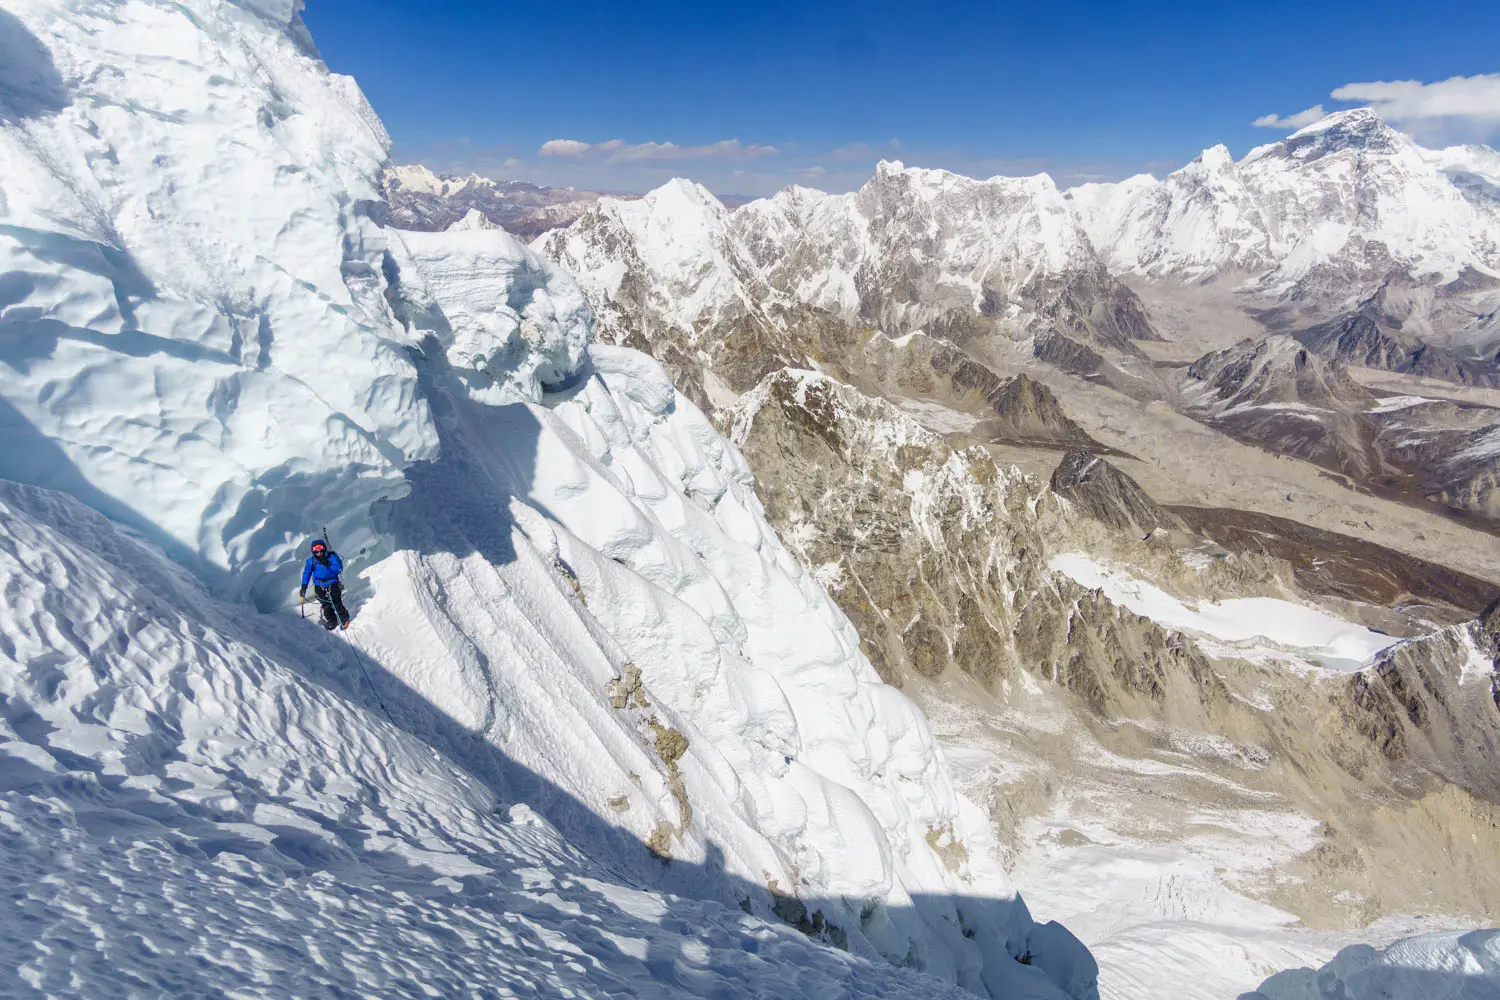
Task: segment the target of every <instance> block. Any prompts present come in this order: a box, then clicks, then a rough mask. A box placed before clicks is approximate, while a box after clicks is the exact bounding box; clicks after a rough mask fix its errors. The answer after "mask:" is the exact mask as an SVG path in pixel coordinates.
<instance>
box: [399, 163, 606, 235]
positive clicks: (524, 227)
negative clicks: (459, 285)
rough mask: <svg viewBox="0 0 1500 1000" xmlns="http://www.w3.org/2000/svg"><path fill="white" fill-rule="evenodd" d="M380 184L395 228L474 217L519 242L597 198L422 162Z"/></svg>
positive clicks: (434, 226) (435, 226) (432, 226)
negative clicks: (440, 168)
mask: <svg viewBox="0 0 1500 1000" xmlns="http://www.w3.org/2000/svg"><path fill="white" fill-rule="evenodd" d="M381 185H382V188H383V189H384V192H385V201H386V205H387V206H388V209H389V223H390V225H392V226H395V227H396V228H398V229H414V230H419V231H424V232H431V231H435V230H440V229H448V228H449V227H451V226H453V225H454V224H456V223H457V222H459V221H460V220H462V219H463V218H465V217H466V216H468V215H470V214H472V213H478V215H479V216H480V217H481V218H483V219H485V220H487V221H488V222H489V223H490V224H491V225H494V226H498V227H500V228H502V229H505V230H506V231H508V232H511V233H514V234H515V235H516V236H518V237H520V238H521V239H532V238H533V237H535V236H537V235H539V234H540V233H544V232H546V231H547V230H549V229H555V228H557V227H558V226H566V225H567V224H568V223H570V222H572V221H573V220H574V219H576V218H578V216H579V215H581V214H583V211H584V210H585V209H586V208H587V207H588V206H589V205H590V204H592V203H593V202H594V201H596V200H597V199H598V198H599V195H598V194H597V193H596V192H593V191H582V190H578V189H576V188H553V187H542V186H540V185H537V184H530V183H527V182H526V181H512V180H495V179H494V178H492V177H484V176H481V175H480V174H468V175H466V176H463V177H458V176H454V175H452V174H438V173H435V172H433V171H432V170H430V169H428V168H427V167H424V166H422V165H421V164H404V165H400V166H390V167H386V169H385V171H384V172H383V173H382V174H381ZM617 197H619V196H617Z"/></svg>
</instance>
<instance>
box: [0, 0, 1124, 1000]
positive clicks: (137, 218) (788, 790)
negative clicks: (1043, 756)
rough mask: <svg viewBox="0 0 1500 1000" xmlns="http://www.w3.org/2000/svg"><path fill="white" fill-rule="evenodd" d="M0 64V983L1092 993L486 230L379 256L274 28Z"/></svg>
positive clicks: (381, 160)
mask: <svg viewBox="0 0 1500 1000" xmlns="http://www.w3.org/2000/svg"><path fill="white" fill-rule="evenodd" d="M0 53H4V55H5V59H4V60H0V65H3V67H4V68H3V69H0V85H3V91H0V93H3V98H4V101H3V104H0V112H3V117H0V162H3V163H4V164H5V165H6V171H5V172H4V173H3V174H0V254H3V255H4V260H3V263H0V310H3V312H0V479H4V480H9V481H10V482H7V483H4V484H3V485H0V508H3V510H0V587H3V592H4V593H5V594H6V599H5V602H4V604H3V606H0V615H3V620H0V637H3V641H0V705H3V712H0V754H4V756H5V764H4V766H3V768H0V774H3V776H4V779H3V785H0V793H3V794H0V828H3V829H4V830H5V831H6V832H5V836H4V837H3V838H0V865H3V867H4V869H5V870H6V871H7V872H8V873H9V874H10V875H11V882H10V886H11V892H12V897H11V898H12V899H13V900H14V901H15V902H16V908H15V909H13V910H12V913H13V914H18V915H19V916H18V917H17V919H19V920H20V921H22V923H21V924H20V925H14V926H11V927H7V931H8V932H7V933H6V934H5V935H3V936H0V941H3V944H0V954H3V958H4V960H3V961H0V965H3V966H4V967H5V968H7V969H16V970H18V973H17V974H18V975H19V976H20V977H21V979H22V980H23V981H24V982H25V983H27V984H28V985H29V986H30V987H31V988H33V989H38V990H43V991H51V992H56V991H58V990H62V989H69V990H75V991H76V990H79V989H82V990H84V991H86V992H87V991H92V992H96V993H97V992H102V991H107V990H109V989H112V988H114V987H115V986H116V985H117V984H118V983H120V982H129V983H131V984H132V987H133V988H137V989H143V990H158V991H160V990H165V991H168V992H181V991H184V990H187V991H203V992H207V991H210V990H213V989H217V990H223V991H226V992H231V991H232V992H236V993H238V994H243V995H268V996H283V995H288V994H296V993H307V992H319V991H326V990H329V989H333V988H338V989H340V990H343V991H345V992H357V993H361V994H384V995H398V994H400V995H407V994H415V993H417V992H422V991H430V990H433V989H435V990H437V991H438V992H439V993H444V994H456V993H459V992H462V991H463V990H464V989H465V988H467V987H468V986H470V985H472V984H475V983H480V982H483V983H485V984H487V985H489V986H491V987H492V988H495V989H497V990H501V991H503V990H505V989H512V990H519V989H521V988H522V987H525V988H527V989H537V990H540V991H542V992H550V993H560V992H562V991H564V990H574V991H577V992H578V993H580V994H583V995H599V994H605V993H618V992H620V991H625V992H629V993H634V994H636V995H702V994H703V993H705V992H710V993H716V994H719V995H732V996H763V995H768V994H771V993H775V994H777V995H798V996H809V997H811V996H816V997H819V998H820V1000H821V998H825V997H832V996H839V995H843V996H865V995H872V994H883V995H913V996H918V995H920V996H929V995H930V996H946V995H950V994H951V993H952V992H953V986H952V985H950V984H956V985H957V986H959V987H963V988H967V989H969V990H972V991H975V992H979V993H989V994H991V995H995V996H1005V997H1060V996H1063V995H1065V994H1064V992H1063V989H1062V988H1060V985H1059V984H1061V987H1065V988H1066V990H1067V994H1068V995H1072V996H1073V997H1075V998H1078V1000H1084V998H1087V997H1090V996H1093V995H1094V994H1095V992H1096V991H1095V986H1094V981H1095V968H1094V965H1093V962H1092V959H1091V958H1090V957H1089V956H1088V953H1087V951H1086V950H1085V949H1084V948H1083V947H1082V945H1080V944H1079V943H1078V942H1077V940H1076V939H1074V938H1073V937H1072V936H1071V935H1070V934H1068V933H1067V932H1066V931H1065V930H1064V929H1062V928H1061V927H1058V926H1056V925H1040V926H1039V925H1036V924H1034V923H1033V922H1032V920H1031V918H1030V916H1029V914H1028V913H1027V911H1026V908H1025V906H1024V904H1023V903H1022V902H1021V900H1020V899H1019V898H1018V897H1017V896H1015V895H1014V893H1013V892H1012V891H1011V890H1010V889H1009V888H1008V887H1007V883H1006V880H1005V877H1004V874H1003V872H1002V870H1001V868H1000V865H999V860H998V857H997V853H998V852H997V848H996V846H995V844H994V843H993V841H992V839H991V836H990V833H989V830H988V821H987V819H986V817H985V816H984V815H982V814H981V813H980V812H979V811H978V810H977V809H975V808H974V807H973V806H972V805H970V804H969V803H967V802H966V801H965V800H964V799H963V798H962V797H961V796H959V795H958V794H957V793H956V792H955V791H954V790H953V788H952V786H951V784H950V782H949V780H948V777H947V774H946V770H945V764H944V760H943V756H942V754H941V752H940V750H939V749H938V747H937V745H936V743H935V742H934V740H933V738H932V736H931V734H930V732H929V731H928V728H927V726H926V723H925V721H924V719H923V718H922V716H921V714H920V713H919V712H918V711H917V709H916V708H915V707H914V706H913V705H912V704H911V703H910V702H909V701H908V700H907V699H906V698H905V697H904V696H903V695H902V694H901V693H900V692H898V691H896V690H894V689H892V688H889V687H886V686H884V685H882V684H881V683H879V681H878V679H877V678H876V675H875V673H874V671H873V669H872V668H871V667H870V665H869V663H868V662H867V661H866V660H865V658H864V657H863V656H862V654H861V653H860V652H859V645H858V637H857V636H856V635H855V633H854V630H853V628H852V627H851V626H850V624H849V622H848V620H847V619H846V618H845V617H844V616H843V614H842V613H841V612H840V611H839V610H838V609H837V608H836V606H835V605H834V604H833V603H832V602H831V601H830V600H829V599H828V597H827V596H826V594H825V593H824V592H823V590H822V588H821V587H820V586H819V584H818V583H817V581H816V580H815V579H814V578H813V577H812V576H810V575H809V574H808V573H807V572H805V571H804V570H803V568H802V567H801V566H799V565H798V564H797V562H796V561H795V560H794V559H793V558H792V557H791V556H790V555H789V554H788V552H787V551H786V549H784V548H783V547H782V545H781V544H780V542H779V541H778V540H777V539H776V537H775V535H774V533H773V532H772V531H771V530H770V529H769V528H768V527H767V525H766V522H765V520H764V518H763V516H762V513H761V510H760V506H759V503H758V501H757V500H756V498H755V495H754V492H753V489H752V483H751V479H750V476H749V474H748V472H747V470H746V467H745V465H744V462H743V460H742V459H741V458H740V457H739V455H738V454H737V453H736V452H735V450H734V449H733V448H732V447H731V446H730V445H729V444H728V443H727V442H726V441H725V440H724V439H723V438H722V437H720V435H719V434H718V433H717V432H716V431H715V430H714V428H713V426H712V425H711V424H710V423H709V422H708V420H707V419H706V418H705V417H704V416H703V415H702V414H701V413H700V412H699V411H698V410H697V408H696V407H694V406H693V405H692V404H691V403H690V402H689V401H688V400H686V399H685V398H684V397H683V396H681V395H680V394H679V393H677V392H676V390H675V389H674V388H673V387H672V385H671V383H670V381H668V379H667V377H666V375H665V373H664V372H663V371H662V370H661V368H660V367H659V366H658V365H657V364H656V363H655V362H653V361H651V360H650V359H649V358H647V357H646V356H644V355H641V354H638V353H635V352H633V351H630V350H626V349H623V348H609V347H594V348H593V349H592V350H591V349H590V348H589V347H588V337H589V332H590V327H591V323H592V319H591V315H590V313H589V312H588V309H587V306H586V305H585V304H584V300H583V297H582V295H581V293H580V292H579V290H578V288H577V286H576V285H575V284H574V283H573V282H572V281H571V279H569V278H567V277H566V276H565V275H563V274H561V273H560V272H558V271H557V270H556V269H555V268H553V267H552V266H551V265H549V264H547V263H545V262H544V261H542V260H541V259H540V258H539V257H537V256H536V255H534V254H533V253H532V252H530V251H529V250H527V249H526V248H524V247H522V246H521V245H519V244H517V243H516V242H515V241H513V240H512V239H511V238H510V237H508V236H507V235H505V234H504V233H503V232H498V231H493V230H488V231H487V230H482V229H480V230H465V229H459V230H457V231H452V232H445V233H437V234H408V233H397V232H393V231H387V230H385V229H382V228H381V227H380V226H379V225H378V224H377V218H378V215H379V210H378V206H377V203H376V198H377V193H376V192H377V187H376V182H377V177H378V174H379V171H380V170H381V169H382V167H383V166H384V164H385V149H386V139H385V136H384V132H383V130H382V129H381V127H380V125H379V122H378V120H377V119H376V118H375V116H374V114H373V113H372V112H371V110H370V108H369V106H368V105H367V104H366V102H365V101H364V99H363V97H362V96H361V95H360V92H359V90H358V88H357V87H356V86H355V84H354V83H353V81H351V80H349V79H347V78H343V77H338V76H336V75H331V74H329V73H328V72H327V70H326V68H325V67H324V66H323V65H322V64H321V62H320V61H319V60H318V59H317V57H316V53H315V51H314V50H313V48H312V45H311V41H310V39H309V38H308V37H307V34H306V31H305V28H304V27H303V25H302V23H301V21H300V19H299V17H298V16H297V13H296V5H295V4H293V3H291V2H280V3H277V2H273V0H255V2H251V0H246V2H242V3H226V2H220V0H192V2H189V3H168V2H164V0H136V2H132V3H128V4H123V5H109V6H101V5H93V4H78V3H64V2H59V0H23V2H21V3H19V4H11V5H9V10H8V12H4V13H0ZM325 524H326V525H327V526H328V528H329V532H330V534H331V535H332V536H333V541H334V544H335V547H337V548H339V549H340V550H341V551H342V553H343V554H344V556H345V559H346V561H347V562H348V563H349V565H350V572H349V578H350V583H351V590H352V603H353V604H354V606H355V609H356V613H357V616H358V617H357V624H356V627H355V629H354V631H352V632H351V633H349V635H348V636H341V637H338V638H326V637H324V636H323V635H321V634H320V633H318V632H317V631H316V629H315V627H314V626H313V625H312V624H311V623H303V622H301V621H298V620H297V619H296V617H295V612H294V611H291V610H288V601H289V600H290V599H291V597H292V594H291V591H292V585H293V583H294V579H295V570H296V568H297V564H298V559H299V557H300V551H299V550H300V547H301V546H302V544H303V543H304V542H305V540H306V538H307V537H309V536H310V535H312V534H315V533H317V532H319V531H321V529H322V527H323V525H325ZM252 598H253V600H254V602H255V605H257V606H258V607H259V612H257V611H256V610H255V609H254V608H253V607H252V606H251V604H250V603H249V602H250V600H251V599H252ZM278 608H280V609H281V610H279V611H278V610H276V609H278ZM787 924H791V925H793V926H794V927H795V928H797V929H795V930H794V929H792V928H790V927H788V926H786V925H787ZM205 928H208V930H205ZM812 938H817V939H819V941H820V942H821V943H814V942H813V940H811V939H812ZM832 946H841V947H842V948H843V949H845V951H846V952H847V953H845V952H840V951H838V950H835V948H834V947H832ZM1019 957H1025V958H1026V963H1024V964H1023V963H1022V962H1020V961H1018V960H1017V958H1019ZM897 966H899V967H901V968H897ZM918 973H922V975H919V974H918Z"/></svg>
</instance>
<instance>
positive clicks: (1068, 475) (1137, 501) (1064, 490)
mask: <svg viewBox="0 0 1500 1000" xmlns="http://www.w3.org/2000/svg"><path fill="white" fill-rule="evenodd" d="M1049 485H1050V486H1051V488H1052V492H1053V493H1056V494H1057V495H1058V496H1060V497H1062V498H1063V499H1064V500H1067V501H1068V502H1069V503H1071V504H1072V505H1074V506H1075V507H1077V508H1078V509H1079V510H1080V511H1081V512H1082V513H1083V514H1084V515H1086V516H1088V517H1091V518H1093V519H1094V520H1096V521H1101V522H1103V523H1104V524H1107V525H1109V526H1110V527H1112V528H1120V529H1123V530H1127V531H1133V532H1136V531H1138V532H1143V533H1144V532H1151V531H1154V530H1156V529H1157V528H1181V527H1183V526H1184V525H1183V522H1182V519H1181V518H1179V517H1178V516H1177V515H1176V514H1173V513H1171V512H1170V511H1168V510H1166V509H1165V508H1163V507H1161V506H1159V505H1158V504H1157V503H1156V501H1155V500H1152V499H1151V497H1150V495H1149V494H1147V493H1146V491H1145V490H1143V489H1141V487H1140V484H1139V483H1137V482H1136V481H1135V480H1134V479H1132V478H1130V477H1129V476H1127V475H1126V474H1125V473H1123V472H1121V471H1120V470H1119V469H1117V468H1115V467H1114V466H1113V465H1111V464H1109V463H1108V462H1106V461H1105V460H1104V459H1103V458H1100V457H1099V456H1098V455H1095V454H1093V453H1092V452H1088V451H1085V450H1083V449H1082V448H1074V449H1072V450H1071V451H1069V452H1068V453H1067V454H1066V455H1064V456H1063V460H1062V461H1061V462H1060V463H1058V466H1057V470H1056V471H1055V472H1053V473H1052V481H1051V483H1050V484H1049Z"/></svg>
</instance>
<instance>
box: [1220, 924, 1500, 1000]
mask: <svg viewBox="0 0 1500 1000" xmlns="http://www.w3.org/2000/svg"><path fill="white" fill-rule="evenodd" d="M1325 997H1328V998H1332V997H1339V998H1340V1000H1377V998H1378V1000H1428V998H1438V997H1443V998H1452V1000H1490V998H1493V997H1500V931H1493V930H1483V931H1469V932H1467V933H1462V932H1455V931H1450V932H1447V933H1442V934H1423V935H1422V936H1420V937H1412V938H1405V939H1403V940H1401V941H1397V942H1396V943H1395V944H1392V945H1391V946H1389V947H1387V948H1378V949H1377V948H1372V947H1370V946H1369V945H1367V944H1360V945H1351V946H1350V947H1348V948H1345V949H1343V950H1342V951H1340V952H1339V953H1338V955H1337V956H1335V958H1334V959H1333V961H1331V962H1329V963H1328V964H1327V965H1325V966H1323V967H1322V968H1321V969H1290V970H1288V971H1286V972H1278V973H1277V974H1276V975H1274V976H1272V977H1271V978H1270V979H1267V980H1266V981H1265V982H1264V983H1261V985H1260V988H1259V989H1257V990H1256V991H1254V992H1253V993H1246V994H1244V995H1243V996H1242V997H1241V998H1240V1000H1323V998H1325Z"/></svg>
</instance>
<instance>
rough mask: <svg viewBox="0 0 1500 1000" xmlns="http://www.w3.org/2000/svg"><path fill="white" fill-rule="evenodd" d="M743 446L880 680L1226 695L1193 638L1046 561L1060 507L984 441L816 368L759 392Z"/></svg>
mask: <svg viewBox="0 0 1500 1000" xmlns="http://www.w3.org/2000/svg"><path fill="white" fill-rule="evenodd" d="M732 439H733V441H734V442H735V443H736V444H737V445H738V446H739V448H740V449H741V451H742V452H743V454H744V455H745V458H746V459H747V460H748V462H749V463H750V465H751V467H752V468H753V469H755V473H756V478H757V481H758V483H759V493H760V495H761V499H762V502H763V503H764V504H765V510H766V516H767V517H768V519H770V521H771V522H772V524H774V525H775V526H776V527H777V529H778V531H779V533H780V534H781V535H782V537H785V538H788V539H790V540H791V541H790V545H791V547H792V548H793V550H794V551H795V552H796V553H797V555H798V557H799V559H800V560H801V561H802V563H803V564H804V565H806V566H808V567H809V568H810V569H811V570H812V572H813V574H814V576H816V577H817V578H818V579H819V580H820V581H821V582H823V583H824V585H825V586H827V587H828V588H829V592H830V593H831V594H832V595H833V596H834V599H835V600H836V601H837V602H838V604H839V606H840V607H841V608H843V609H844V611H845V613H846V614H848V615H849V616H850V619H851V620H852V621H853V622H854V624H855V627H856V629H857V631H858V633H859V636H860V640H861V644H860V648H861V649H862V650H863V651H864V652H865V654H866V655H867V656H868V657H869V659H870V661H871V662H872V663H873V664H874V665H875V667H876V669H877V670H878V671H879V672H880V675H881V677H882V678H883V679H885V680H887V681H888V682H890V683H894V684H901V683H903V682H904V681H905V680H906V679H908V678H911V677H913V676H922V677H938V676H942V675H944V674H949V673H952V672H961V673H963V674H967V675H968V676H970V677H972V678H974V679H975V680H976V681H978V682H979V683H981V684H984V685H986V686H991V685H995V684H997V683H998V682H999V681H1001V680H1004V679H1006V678H1010V677H1014V676H1016V675H1017V674H1018V673H1019V672H1020V671H1022V670H1025V671H1029V672H1031V673H1032V675H1033V676H1036V677H1038V678H1049V679H1051V680H1054V681H1056V682H1057V683H1058V684H1060V685H1062V686H1064V687H1066V688H1067V689H1069V690H1070V691H1072V692H1074V693H1075V694H1077V695H1078V696H1079V697H1080V698H1081V699H1082V700H1083V701H1084V703H1085V704H1087V705H1088V706H1089V708H1090V709H1092V710H1093V711H1095V712H1098V713H1102V714H1108V713H1109V712H1111V711H1116V710H1120V709H1123V708H1124V706H1126V705H1130V704H1141V702H1140V701H1139V700H1140V699H1144V701H1145V702H1147V703H1155V702H1159V701H1160V700H1161V699H1164V698H1166V697H1167V696H1168V693H1169V692H1171V691H1173V690H1176V691H1178V692H1180V693H1181V694H1182V696H1183V697H1184V698H1185V699H1186V701H1187V702H1188V703H1204V704H1207V703H1211V702H1215V701H1217V700H1221V699H1224V698H1225V697H1226V693H1225V689H1224V686H1223V683H1222V681H1220V680H1219V679H1218V678H1217V676H1216V675H1215V674H1214V673H1213V671H1212V670H1211V669H1210V668H1209V666H1208V662H1207V660H1205V659H1204V657H1203V655H1202V653H1201V652H1200V651H1199V650H1198V649H1197V647H1196V646H1195V645H1194V644H1193V643H1192V642H1191V641H1190V640H1187V639H1185V638H1184V637H1182V636H1181V635H1178V634H1175V633H1170V634H1169V633H1167V632H1165V631H1164V630H1162V629H1161V628H1160V627H1158V626H1156V625H1154V624H1153V623H1151V622H1149V621H1147V620H1145V619H1142V618H1138V617H1137V616H1135V615H1133V614H1131V613H1130V612H1128V611H1124V610H1122V609H1120V608H1118V607H1116V606H1115V605H1113V604H1111V603H1110V602H1109V601H1108V600H1107V599H1106V598H1105V597H1104V596H1103V594H1102V593H1100V592H1098V591H1087V590H1084V589H1083V588H1081V587H1079V586H1078V585H1077V584H1075V583H1073V582H1072V581H1071V580H1068V579H1067V578H1065V577H1062V576H1060V575H1059V574H1056V573H1054V572H1052V571H1051V570H1049V569H1048V568H1047V566H1046V551H1047V540H1046V539H1047V531H1048V530H1050V529H1048V528H1047V525H1048V522H1049V519H1050V518H1055V517H1057V516H1058V515H1059V514H1060V513H1061V510H1060V508H1059V506H1058V505H1057V504H1056V502H1055V501H1054V500H1050V498H1049V497H1048V495H1047V493H1046V491H1045V490H1044V489H1043V488H1042V486H1041V484H1040V483H1038V482H1037V481H1036V480H1034V479H1030V478H1028V477H1026V476H1023V475H1022V474H1021V473H1020V472H1019V471H1018V470H1015V469H1009V470H1007V469H1003V468H1001V467H999V466H998V465H996V464H995V461H994V460H993V459H992V458H991V457H990V455H989V453H988V452H987V451H985V450H984V449H983V448H980V447H977V446H976V447H968V448H954V447H953V446H952V445H950V444H949V443H948V442H946V441H945V440H943V439H942V438H941V437H938V436H937V435H935V434H932V433H930V432H928V431H926V430H925V429H923V428H922V427H921V426H920V425H918V424H917V423H916V422H915V421H914V420H913V419H912V418H911V417H909V416H907V415H906V414H904V413H902V412H901V411H900V410H899V409H897V408H896V407H895V406H894V405H892V404H890V403H888V402H885V401H884V400H879V399H875V398H872V397H869V396H866V395H864V394H863V393H861V392H859V391H858V390H857V389H855V388H853V387H851V386H848V385H844V384H842V383H839V382H836V381H834V380H833V379H830V378H828V377H826V376H823V375H820V374H818V373H815V372H794V371H780V372H775V373H773V374H771V375H768V376H767V377H766V378H765V379H764V380H763V381H762V382H761V383H760V384H759V385H758V386H756V388H755V389H754V390H752V391H751V392H749V393H747V394H746V395H745V397H744V398H743V399H742V400H741V401H740V404H739V406H738V408H737V412H736V419H735V424H734V431H733V436H732Z"/></svg>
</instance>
